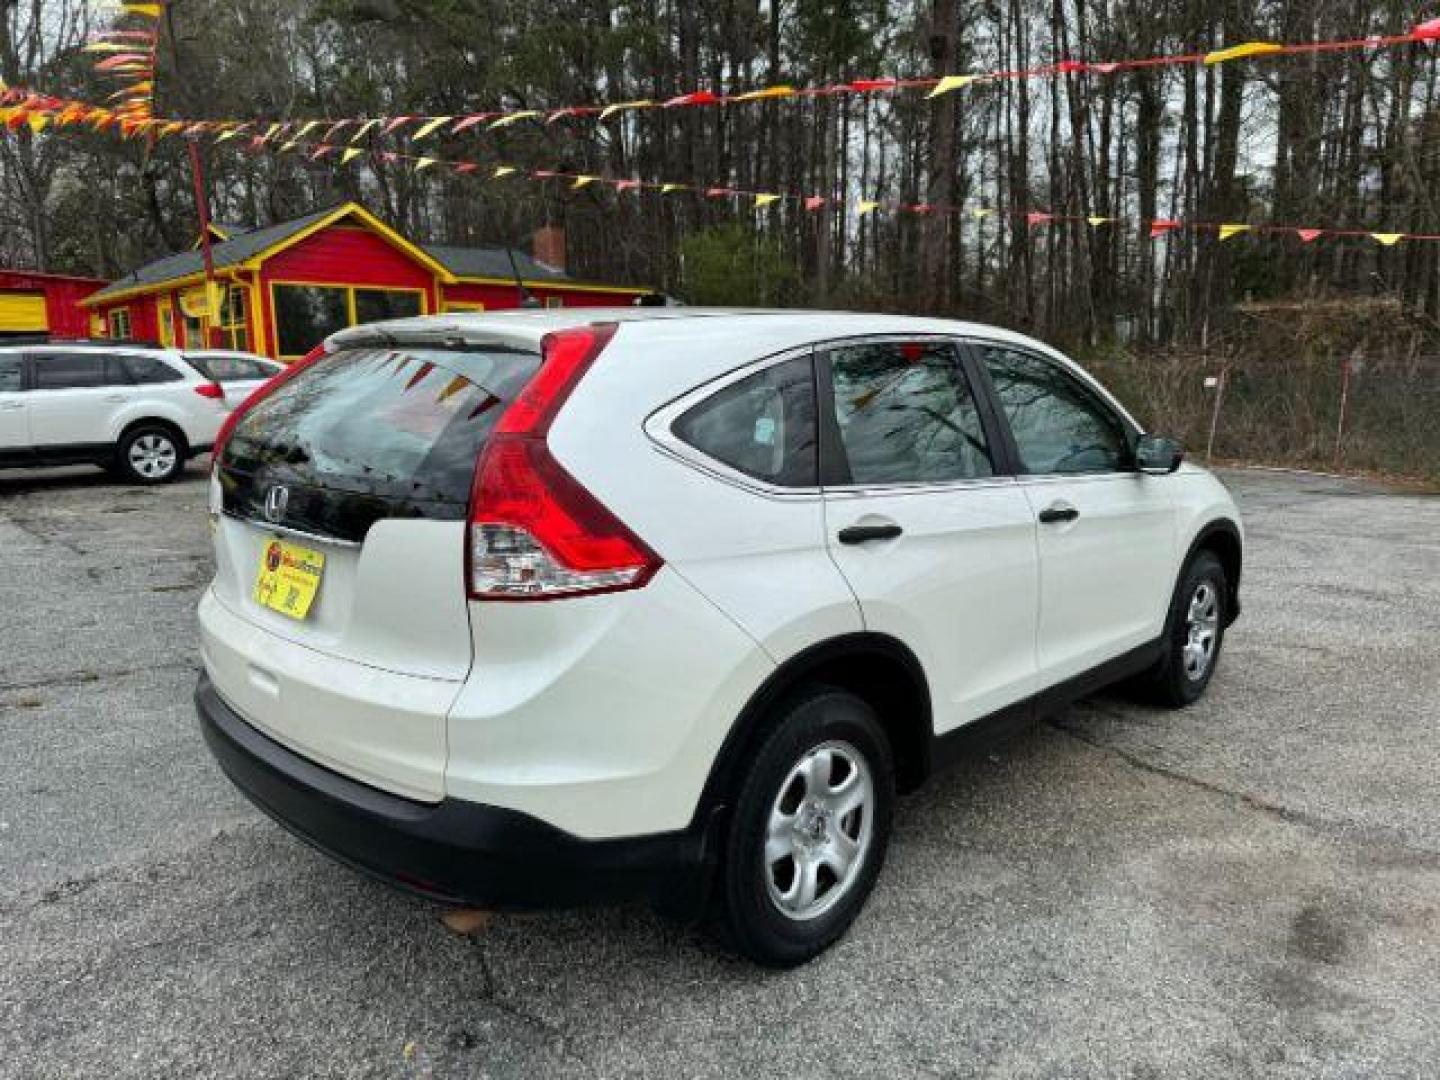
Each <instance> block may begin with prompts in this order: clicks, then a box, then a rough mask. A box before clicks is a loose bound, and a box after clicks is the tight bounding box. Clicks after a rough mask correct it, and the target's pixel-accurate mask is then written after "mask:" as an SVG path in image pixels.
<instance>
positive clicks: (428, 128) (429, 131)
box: [410, 116, 455, 142]
mask: <svg viewBox="0 0 1440 1080" xmlns="http://www.w3.org/2000/svg"><path fill="white" fill-rule="evenodd" d="M454 119H455V118H454V117H453V116H437V117H435V119H433V120H430V121H427V122H426V123H425V124H422V125H421V127H420V130H418V131H417V132H415V134H414V135H411V136H410V141H411V142H419V141H420V140H421V139H423V138H426V137H427V136H429V135H434V134H435V132H437V131H439V130H440V129H441V128H442V127H444V126H445V125H446V124H448V123H450V121H451V120H454Z"/></svg>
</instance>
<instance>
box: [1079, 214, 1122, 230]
mask: <svg viewBox="0 0 1440 1080" xmlns="http://www.w3.org/2000/svg"><path fill="white" fill-rule="evenodd" d="M1085 220H1086V222H1088V223H1089V224H1091V225H1094V226H1095V227H1096V228H1098V227H1100V226H1101V225H1110V224H1113V223H1114V221H1115V219H1114V218H1113V217H1099V216H1096V217H1087V218H1086V219H1085Z"/></svg>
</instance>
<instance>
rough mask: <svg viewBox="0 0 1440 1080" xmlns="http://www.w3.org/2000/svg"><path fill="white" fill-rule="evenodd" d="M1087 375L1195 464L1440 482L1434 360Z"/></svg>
mask: <svg viewBox="0 0 1440 1080" xmlns="http://www.w3.org/2000/svg"><path fill="white" fill-rule="evenodd" d="M1087 366H1089V367H1090V369H1091V370H1092V371H1093V372H1094V373H1095V374H1096V375H1097V376H1098V377H1099V378H1100V379H1101V380H1102V381H1103V382H1105V383H1106V385H1108V386H1110V387H1111V388H1112V389H1113V390H1114V391H1115V392H1116V393H1117V394H1118V395H1119V396H1120V398H1121V400H1122V401H1124V402H1125V403H1126V404H1127V405H1129V406H1130V407H1131V409H1132V411H1134V412H1135V413H1136V415H1137V417H1138V418H1139V419H1140V420H1141V422H1142V423H1143V424H1145V425H1146V426H1147V427H1149V428H1151V429H1152V430H1154V431H1157V432H1161V433H1164V434H1171V435H1174V436H1175V437H1177V438H1179V439H1181V440H1182V441H1183V442H1184V443H1185V446H1186V447H1187V449H1188V450H1189V451H1190V452H1191V453H1192V454H1194V455H1197V456H1208V457H1214V458H1226V459H1235V460H1244V461H1256V462H1265V463H1267V464H1274V465H1292V466H1298V467H1307V468H1325V469H1337V470H1358V471H1365V472H1374V473H1381V474H1387V475H1393V476H1406V477H1416V478H1422V479H1426V480H1431V481H1440V354H1434V355H1427V356H1409V357H1404V358H1395V357H1390V356H1384V355H1379V356H1376V355H1367V354H1366V353H1365V352H1364V351H1362V350H1354V351H1351V352H1349V353H1346V354H1342V355H1336V354H1329V355H1322V356H1305V355H1296V356H1291V357H1275V356H1253V355H1252V356H1236V355H1233V354H1232V355H1225V354H1221V355H1214V354H1211V353H1208V352H1205V351H1201V350H1172V351H1167V352H1164V353H1161V354H1149V355H1143V356H1139V355H1113V356H1107V357H1100V358H1092V359H1091V361H1090V362H1089V363H1088V365H1087Z"/></svg>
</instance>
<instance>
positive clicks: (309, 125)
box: [295, 120, 320, 142]
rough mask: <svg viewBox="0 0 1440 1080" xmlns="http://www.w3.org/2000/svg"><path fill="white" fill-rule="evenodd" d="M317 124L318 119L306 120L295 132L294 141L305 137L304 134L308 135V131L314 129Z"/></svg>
mask: <svg viewBox="0 0 1440 1080" xmlns="http://www.w3.org/2000/svg"><path fill="white" fill-rule="evenodd" d="M319 126H320V121H319V120H306V121H305V126H304V127H302V128H301V129H300V130H299V131H297V132H296V133H295V141H296V142H299V141H300V140H301V139H303V138H305V136H306V135H309V134H310V132H312V131H314V130H315V129H316V128H317V127H319Z"/></svg>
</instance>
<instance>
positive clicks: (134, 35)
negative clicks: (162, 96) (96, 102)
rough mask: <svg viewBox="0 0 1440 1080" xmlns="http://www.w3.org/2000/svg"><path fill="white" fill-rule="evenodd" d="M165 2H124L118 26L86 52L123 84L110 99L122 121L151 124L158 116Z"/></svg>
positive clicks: (99, 36) (101, 35) (106, 73)
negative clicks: (157, 76) (157, 72)
mask: <svg viewBox="0 0 1440 1080" xmlns="http://www.w3.org/2000/svg"><path fill="white" fill-rule="evenodd" d="M164 13H165V4H164V0H161V2H158V3H138V2H131V0H122V2H121V4H120V10H119V12H118V13H117V14H118V17H117V18H116V20H115V27H114V28H113V29H110V30H105V31H102V32H101V33H99V34H96V35H95V36H94V37H93V38H91V39H90V41H89V42H88V43H87V44H86V45H85V51H86V52H88V53H94V54H96V55H97V56H98V57H99V59H98V60H97V61H96V63H95V70H96V71H97V72H99V73H100V74H101V75H103V76H105V77H107V78H110V79H113V80H115V81H116V82H118V83H119V84H120V89H119V90H117V91H116V92H115V93H114V94H112V95H111V96H110V100H111V101H112V102H114V103H115V105H114V108H113V111H114V112H115V114H116V115H117V117H119V118H120V119H122V120H125V121H128V122H131V123H148V122H150V121H152V120H153V119H154V116H155V61H156V56H157V54H158V53H159V50H160V25H161V17H162V16H163V15H164Z"/></svg>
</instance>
